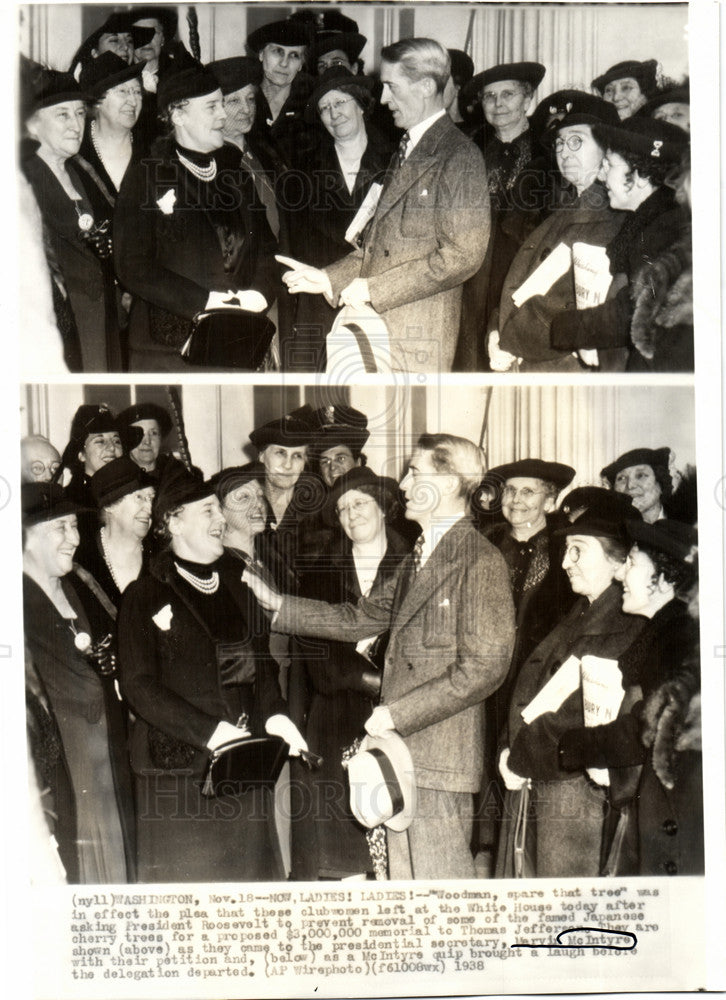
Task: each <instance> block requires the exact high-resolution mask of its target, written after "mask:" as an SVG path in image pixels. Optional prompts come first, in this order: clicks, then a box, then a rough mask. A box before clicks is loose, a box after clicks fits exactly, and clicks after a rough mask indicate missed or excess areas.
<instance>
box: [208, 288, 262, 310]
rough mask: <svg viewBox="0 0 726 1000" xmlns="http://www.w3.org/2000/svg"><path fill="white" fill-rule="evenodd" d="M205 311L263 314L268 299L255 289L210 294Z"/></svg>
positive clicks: (230, 290)
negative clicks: (237, 310)
mask: <svg viewBox="0 0 726 1000" xmlns="http://www.w3.org/2000/svg"><path fill="white" fill-rule="evenodd" d="M205 309H246V310H247V311H248V312H262V311H263V310H264V309H267V299H266V298H265V296H264V295H263V294H262V293H261V292H257V291H255V289H254V288H247V289H245V290H244V291H240V290H239V289H238V290H237V291H236V292H234V291H232V289H231V288H230V289H228V290H227V291H226V292H210V293H209V298H208V299H207V304H206V306H205Z"/></svg>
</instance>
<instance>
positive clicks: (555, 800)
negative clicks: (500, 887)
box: [497, 512, 642, 877]
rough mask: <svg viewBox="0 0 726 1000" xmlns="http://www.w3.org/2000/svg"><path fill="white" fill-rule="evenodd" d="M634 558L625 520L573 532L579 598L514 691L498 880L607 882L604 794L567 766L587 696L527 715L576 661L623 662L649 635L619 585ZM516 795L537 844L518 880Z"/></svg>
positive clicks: (504, 760)
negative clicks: (571, 736) (562, 749)
mask: <svg viewBox="0 0 726 1000" xmlns="http://www.w3.org/2000/svg"><path fill="white" fill-rule="evenodd" d="M627 551H628V545H627V542H626V541H625V533H624V529H623V524H622V522H621V521H618V520H614V519H608V518H605V517H598V516H596V515H595V514H590V513H589V512H586V513H585V514H583V515H582V516H581V517H580V518H579V519H578V520H577V521H575V523H574V524H572V525H570V527H569V528H568V529H566V537H565V557H564V560H563V563H562V565H563V567H564V569H565V571H566V573H567V575H568V577H569V578H570V585H571V587H572V589H573V591H574V592H575V593H576V594H578V599H577V600H576V601H575V603H574V604H573V606H572V608H571V609H570V611H569V612H568V613H567V615H565V617H564V618H563V619H562V620H561V621H560V622H559V624H558V625H556V626H555V628H554V629H553V630H552V632H550V634H549V635H548V636H547V638H546V639H545V640H544V641H543V642H541V643H540V644H539V646H538V647H537V648H536V649H535V650H534V652H533V653H532V654H531V655H530V656H529V658H528V659H527V660H526V662H525V663H524V664H523V666H522V668H521V670H520V672H519V676H518V678H517V682H516V684H515V688H514V693H513V696H512V701H511V705H510V709H509V732H508V747H507V748H506V749H505V750H504V751H503V752H502V754H501V755H500V761H499V768H500V771H501V773H502V777H503V778H504V781H505V784H506V786H507V788H508V789H509V791H510V792H511V793H513V794H512V795H510V796H508V797H507V802H506V803H505V823H504V826H503V830H502V837H501V839H500V845H499V856H498V859H497V874H498V875H499V876H502V877H504V876H510V877H511V875H513V874H515V873H520V874H525V875H536V876H538V877H563V876H564V877H569V876H578V875H584V876H596V875H599V874H600V867H601V846H602V836H603V823H604V818H605V806H606V794H605V791H604V789H603V788H602V787H601V786H600V785H596V784H595V783H594V782H592V781H591V780H590V778H589V776H588V775H587V774H586V773H585V771H584V769H581V770H578V771H577V772H573V771H566V770H564V769H563V767H562V765H561V763H560V759H559V740H560V737H561V736H562V734H563V733H564V732H566V731H567V730H568V729H572V728H574V727H576V726H582V725H583V724H584V719H583V707H582V694H581V690H580V688H579V687H578V688H577V689H576V690H574V691H573V692H572V693H571V694H570V695H568V696H566V697H565V698H564V700H563V701H562V702H561V704H560V705H559V707H558V708H555V709H553V710H551V711H547V712H544V713H543V714H540V715H538V716H536V717H535V718H533V719H532V720H531V721H530V722H529V723H525V722H524V720H523V718H522V715H521V712H522V710H523V709H525V708H526V707H527V706H528V705H529V703H530V702H531V701H532V699H533V698H534V697H535V695H536V694H538V692H539V691H540V690H541V689H542V688H543V687H544V686H545V684H546V683H547V682H548V681H549V680H550V679H551V678H552V676H553V674H555V673H556V672H557V670H558V668H560V667H561V666H562V665H563V664H564V663H565V662H566V661H567V660H568V659H569V658H570V657H571V656H575V657H577V658H578V659H581V658H582V657H583V656H585V655H586V654H590V655H594V656H596V657H604V658H606V659H616V660H617V659H618V658H619V657H620V656H621V655H622V653H623V652H624V651H625V650H626V649H628V647H629V646H630V645H631V644H632V642H633V640H634V639H635V638H636V636H637V635H638V633H639V632H640V631H641V629H642V622H641V621H639V620H638V619H637V618H636V617H634V616H630V615H626V614H624V613H623V611H622V609H621V590H620V587H619V585H618V584H617V583H615V582H614V579H615V575H616V573H617V572H618V571H619V570H620V568H621V567H622V564H623V561H624V559H625V556H626V554H627ZM516 796H520V797H522V799H523V806H522V812H523V814H526V817H527V822H526V828H527V829H526V836H527V837H529V841H528V843H527V845H526V848H527V849H526V850H525V856H524V858H523V859H522V860H523V869H520V870H519V872H518V869H517V860H518V859H517V851H516V848H517V847H518V846H520V842H521V840H522V839H524V837H525V834H523V833H522V830H521V824H520V823H519V822H515V821H514V819H513V813H514V810H515V809H516V807H517V805H518V801H517V799H516ZM527 798H529V803H528V804H527ZM535 825H536V832H535V831H534V827H535ZM518 828H519V829H518ZM532 834H534V836H532ZM532 841H536V843H534V844H533V842H532Z"/></svg>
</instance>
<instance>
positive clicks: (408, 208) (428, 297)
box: [325, 115, 489, 371]
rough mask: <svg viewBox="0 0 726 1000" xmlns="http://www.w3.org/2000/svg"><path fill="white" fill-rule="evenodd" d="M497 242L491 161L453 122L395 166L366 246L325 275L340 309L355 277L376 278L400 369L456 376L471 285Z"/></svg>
mask: <svg viewBox="0 0 726 1000" xmlns="http://www.w3.org/2000/svg"><path fill="white" fill-rule="evenodd" d="M488 243H489V193H488V190H487V183H486V171H485V168H484V159H483V157H482V155H481V153H480V151H479V150H478V149H477V148H476V146H475V145H474V144H473V143H472V142H471V140H470V139H468V138H467V137H466V136H465V135H464V134H463V133H462V132H461V131H460V130H459V129H458V128H457V127H456V125H454V124H453V122H452V121H451V119H450V118H449V116H448V115H444V116H443V117H442V118H439V119H438V120H437V121H435V122H434V124H433V125H432V126H431V127H430V128H429V129H427V131H426V132H425V133H424V134H423V136H422V137H421V139H420V141H419V142H418V143H417V144H416V146H414V148H413V149H412V150H411V153H410V154H409V156H408V158H407V159H406V160H405V162H404V163H403V164H402V165H401V166H400V167H399V168H397V169H396V168H393V169H392V171H391V173H390V174H389V177H388V180H387V181H386V184H385V185H384V189H383V192H382V193H381V197H380V200H379V202H378V206H377V208H376V212H375V215H374V217H373V220H372V222H371V224H370V228H369V231H368V234H367V236H366V238H365V241H364V244H363V246H362V247H361V248H360V249H359V250H356V251H354V252H353V253H351V254H349V255H348V256H347V257H344V258H343V259H342V260H339V261H337V262H336V263H335V264H331V265H330V266H328V267H326V268H325V270H326V273H327V274H328V276H329V278H330V283H331V285H332V289H333V302H335V303H337V301H338V296H339V295H340V292H341V291H342V290H343V288H345V286H346V285H348V284H349V283H350V282H351V281H352V280H353V279H354V278H357V277H360V278H366V279H367V281H368V287H369V290H370V297H371V305H372V306H373V308H374V309H375V310H376V312H378V313H380V314H381V315H382V316H383V318H384V319H385V321H386V324H387V326H388V329H389V332H390V336H391V350H392V354H393V356H394V366H395V367H397V368H400V369H402V370H406V371H450V370H451V364H452V361H453V358H454V351H455V350H456V340H457V337H458V334H459V317H460V313H461V287H462V284H463V283H464V281H465V280H466V279H467V278H468V277H470V276H471V275H472V274H473V273H474V272H475V271H476V270H477V269H478V268H479V266H480V264H481V263H482V261H483V260H484V255H485V254H486V250H487V245H488ZM396 359H398V360H397V361H396Z"/></svg>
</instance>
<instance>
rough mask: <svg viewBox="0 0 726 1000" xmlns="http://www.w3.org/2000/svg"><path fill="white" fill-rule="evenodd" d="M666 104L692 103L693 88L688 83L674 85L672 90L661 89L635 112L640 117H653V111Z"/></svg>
mask: <svg viewBox="0 0 726 1000" xmlns="http://www.w3.org/2000/svg"><path fill="white" fill-rule="evenodd" d="M664 104H688V105H689V107H690V104H691V88H690V87H689V85H688V84H685V85H684V86H682V87H672V88H671V89H670V90H661V91H659V93H657V94H656V95H655V96H654V97H651V99H650V100H649V101H647V102H646V103H645V104H644V105H643V107H642V108H638V110H637V111H636V112H635V114H636V115H637V116H638V117H639V118H652V117H653V112H654V111H657V110H658V108H662V107H663V105H664Z"/></svg>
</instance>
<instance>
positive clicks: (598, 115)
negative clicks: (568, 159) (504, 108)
mask: <svg viewBox="0 0 726 1000" xmlns="http://www.w3.org/2000/svg"><path fill="white" fill-rule="evenodd" d="M619 122H620V118H619V117H618V113H617V111H616V110H615V105H614V104H612V103H611V102H610V101H604V100H603V99H602V97H596V96H595V95H594V94H588V93H586V92H585V91H584V90H558V91H555V93H554V94H550V95H549V97H545V99H544V100H543V101H540V103H539V104H538V105H537V107H536V108H535V110H534V113H533V114H532V117H531V119H530V125H531V127H532V128H533V129H534V130H535V132H536V133H537V134H539V135H540V136H541V138H542V141H543V142H547V143H550V142H554V140H555V138H556V137H557V132H558V131H559V130H560V129H561V128H566V127H567V126H568V125H603V124H604V125H618V124H619Z"/></svg>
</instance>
